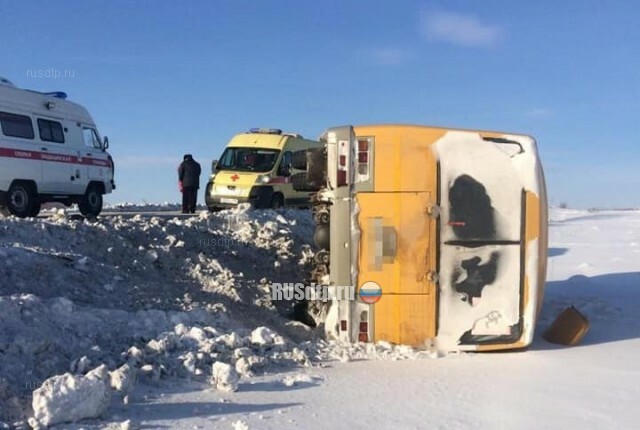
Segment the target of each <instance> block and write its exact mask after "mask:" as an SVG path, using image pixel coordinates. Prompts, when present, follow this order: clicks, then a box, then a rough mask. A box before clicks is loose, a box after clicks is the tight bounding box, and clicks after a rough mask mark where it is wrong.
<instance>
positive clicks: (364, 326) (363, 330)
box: [360, 322, 369, 333]
mask: <svg viewBox="0 0 640 430" xmlns="http://www.w3.org/2000/svg"><path fill="white" fill-rule="evenodd" d="M368 332H369V323H368V322H361V323H360V333H368Z"/></svg>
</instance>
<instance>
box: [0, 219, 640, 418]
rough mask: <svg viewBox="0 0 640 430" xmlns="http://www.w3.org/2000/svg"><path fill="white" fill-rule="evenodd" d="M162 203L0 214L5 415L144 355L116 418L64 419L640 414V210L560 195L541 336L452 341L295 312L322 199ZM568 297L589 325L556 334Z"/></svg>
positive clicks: (116, 399) (0, 368) (113, 404)
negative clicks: (381, 334)
mask: <svg viewBox="0 0 640 430" xmlns="http://www.w3.org/2000/svg"><path fill="white" fill-rule="evenodd" d="M155 209H157V208H142V209H140V208H135V207H133V208H127V209H123V211H126V212H127V213H130V214H129V215H126V216H121V215H113V216H106V217H102V219H101V221H100V223H98V224H89V223H84V222H83V221H79V220H74V219H69V218H68V217H62V216H59V215H58V216H56V215H52V216H51V217H49V218H47V219H38V220H14V219H0V259H1V260H2V264H1V265H0V408H1V409H0V422H2V421H5V422H11V421H16V420H20V419H21V417H20V414H21V413H24V412H27V413H29V414H30V413H31V411H30V410H29V409H30V395H31V392H32V391H34V390H35V389H38V388H40V387H42V386H44V388H47V387H48V385H47V384H44V385H43V382H44V381H45V379H46V378H48V377H50V376H52V375H56V374H62V373H64V372H67V371H72V372H73V373H74V374H75V375H76V376H74V378H76V379H77V381H76V383H78V384H89V383H90V382H91V381H86V380H84V379H81V378H85V377H82V376H81V375H82V374H84V373H86V372H87V371H89V370H91V369H94V368H95V367H97V366H99V365H100V364H106V365H107V367H108V369H109V370H111V371H114V370H115V369H116V368H118V367H119V366H122V365H123V364H125V363H129V364H130V365H131V367H135V368H137V369H139V371H138V375H137V383H135V384H131V386H127V387H125V388H123V387H122V386H119V385H118V384H115V386H117V389H116V390H115V391H114V392H113V395H112V396H111V397H110V398H109V399H108V400H109V401H110V405H107V406H108V407H107V409H106V410H105V412H104V413H103V416H102V419H99V420H85V421H82V422H80V423H77V424H69V423H64V424H59V425H57V426H55V427H54V428H58V429H80V428H84V429H121V428H122V429H124V428H148V429H157V428H177V429H194V428H201V429H209V428H221V429H235V430H238V429H247V428H248V429H281V428H303V429H326V428H365V427H366V428H406V429H422V428H442V429H456V428H460V429H467V428H474V429H475V428H491V429H495V428H505V429H511V428H525V429H529V428H531V429H534V428H535V429H538V428H563V429H566V428H602V429H614V428H615V429H618V428H637V423H638V420H639V419H640V411H638V409H637V407H636V403H637V399H638V398H640V365H638V361H637V360H638V359H637V357H639V356H640V320H639V319H638V318H637V317H636V316H637V314H638V312H639V311H640V212H639V211H598V212H587V211H578V210H561V209H554V210H553V211H552V214H551V220H550V225H551V229H550V250H549V251H550V258H549V266H548V275H549V276H548V283H547V293H546V296H545V302H544V306H543V312H542V316H541V321H540V323H539V325H538V330H537V333H538V334H537V335H536V339H535V342H534V345H533V346H532V347H531V348H530V349H529V350H528V351H526V352H516V353H491V354H455V355H448V356H442V355H437V354H429V353H425V352H423V353H421V352H416V351H413V350H411V349H409V348H403V347H395V348H392V347H391V346H389V345H375V346H374V345H368V346H366V345H355V346H344V345H328V344H326V343H324V342H322V341H319V340H317V339H315V333H314V332H313V331H312V330H309V329H305V328H304V327H303V326H301V325H300V324H297V323H291V322H287V319H286V318H283V317H282V315H283V314H285V313H287V312H289V311H290V309H285V308H278V307H277V304H274V303H271V301H270V300H269V297H268V294H267V289H266V288H265V285H266V284H267V283H268V282H269V280H274V279H276V278H277V279H286V278H288V277H291V278H292V281H296V280H298V279H303V278H304V272H305V270H306V268H305V264H306V262H308V260H309V258H310V256H311V254H310V250H309V246H308V243H309V240H310V237H311V234H312V229H313V226H312V223H311V220H310V217H309V215H308V214H307V213H306V212H304V211H286V212H285V213H282V214H278V213H276V212H273V211H265V212H245V211H242V210H237V211H229V212H223V213H220V214H215V215H210V216H205V215H202V216H201V217H194V218H178V217H174V216H173V215H169V214H164V215H163V214H159V215H157V216H151V215H138V216H136V215H134V213H136V212H143V213H146V212H148V211H149V210H155ZM116 210H117V209H116ZM207 240H208V241H207ZM225 240H227V242H224V241H225ZM61 297H64V298H61ZM568 305H575V306H576V307H577V308H578V309H580V310H581V311H583V313H585V314H586V315H587V316H588V317H589V319H590V321H591V329H590V331H589V333H588V334H587V336H586V337H585V339H584V341H583V342H582V343H581V344H580V345H579V346H576V347H561V346H555V345H551V344H548V343H546V342H545V341H544V340H542V339H541V337H540V333H542V332H543V331H544V328H545V327H547V326H548V325H549V324H550V323H551V321H552V320H553V318H554V317H555V316H556V315H557V314H558V313H559V311H560V310H561V309H563V308H564V307H566V306H568ZM265 326H266V327H268V328H260V327H265ZM215 362H224V363H231V364H232V366H233V369H226V368H222V367H220V365H217V366H218V367H215V366H214V363H215ZM234 370H237V372H234ZM234 373H238V377H239V379H238V380H237V381H236V380H235V375H234ZM112 375H114V374H112ZM98 379H99V378H98ZM116 379H117V378H116ZM212 379H213V380H212ZM113 380H114V376H112V377H111V385H112V386H114V382H113ZM120 385H122V384H120ZM125 385H126V384H125ZM236 388H237V391H234V390H235V389H236ZM42 395H44V394H42ZM123 399H124V401H123ZM36 403H37V402H36ZM36 406H37V405H36ZM39 413H40V415H39V416H40V417H47V416H48V417H49V418H50V417H51V416H52V415H51V414H52V413H53V412H51V411H49V410H48V409H46V408H43V409H39ZM47 414H49V415H47ZM127 426H129V427H127ZM0 428H2V426H1V425H0Z"/></svg>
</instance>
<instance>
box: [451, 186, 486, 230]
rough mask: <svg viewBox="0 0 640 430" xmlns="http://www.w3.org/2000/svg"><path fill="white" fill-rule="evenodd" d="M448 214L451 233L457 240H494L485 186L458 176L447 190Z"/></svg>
mask: <svg viewBox="0 0 640 430" xmlns="http://www.w3.org/2000/svg"><path fill="white" fill-rule="evenodd" d="M449 213H450V222H451V226H452V228H453V232H454V233H455V235H456V236H457V237H458V238H459V239H462V240H490V239H495V236H496V221H495V216H494V209H493V206H492V205H491V198H490V197H489V194H487V189H486V188H485V186H484V185H482V184H481V183H480V182H478V181H476V180H475V179H474V178H472V177H471V176H469V175H461V176H458V177H457V178H456V180H455V181H454V182H453V185H452V186H451V188H449Z"/></svg>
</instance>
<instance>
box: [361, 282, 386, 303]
mask: <svg viewBox="0 0 640 430" xmlns="http://www.w3.org/2000/svg"><path fill="white" fill-rule="evenodd" d="M358 296H360V300H362V301H363V302H364V303H366V304H368V305H372V304H374V303H377V302H378V300H380V298H381V297H382V288H380V285H378V284H377V283H376V282H373V281H369V282H365V283H364V284H362V286H361V287H360V291H359V292H358Z"/></svg>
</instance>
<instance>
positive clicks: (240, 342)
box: [0, 208, 313, 428]
mask: <svg viewBox="0 0 640 430" xmlns="http://www.w3.org/2000/svg"><path fill="white" fill-rule="evenodd" d="M312 232H313V224H312V221H311V218H310V215H309V214H308V213H307V212H306V211H293V210H292V211H285V212H282V213H277V212H273V211H265V212H250V211H247V209H246V208H239V209H237V210H233V211H226V212H222V213H219V214H213V215H209V214H207V213H202V214H201V216H199V217H191V218H184V217H182V218H179V217H172V216H171V215H162V216H156V217H152V216H142V215H135V216H131V217H123V216H118V215H111V216H103V217H101V219H100V221H99V222H96V223H90V222H88V221H85V220H82V219H71V218H70V217H67V216H66V215H65V214H64V213H57V212H53V213H52V214H50V216H49V217H48V218H46V219H37V220H36V219H27V220H18V219H15V218H7V219H0V260H1V261H2V264H1V265H0V329H1V330H0V411H1V414H0V423H2V422H15V421H20V420H21V419H23V418H24V416H25V415H31V414H32V411H31V410H30V409H31V405H30V403H31V394H32V392H33V391H34V390H36V394H35V397H36V399H35V400H34V402H33V405H34V408H36V411H35V412H36V418H38V422H36V421H35V420H32V425H33V426H38V425H41V426H45V425H51V424H55V423H56V422H59V421H60V420H62V421H64V419H65V418H73V419H79V418H82V415H83V414H87V413H90V412H86V411H84V412H83V411H80V412H78V411H75V412H74V413H72V414H71V415H69V414H68V413H67V415H69V416H68V417H67V416H66V415H65V411H64V409H65V408H64V407H61V409H62V410H61V411H57V412H56V410H55V407H53V406H52V403H51V402H49V403H47V404H45V403H46V398H47V395H48V394H47V393H46V392H45V391H47V390H49V391H51V389H52V387H53V386H54V385H55V386H58V387H59V390H58V391H60V390H62V391H64V390H69V389H70V388H69V387H70V386H73V387H76V388H78V387H79V388H78V390H80V391H76V395H81V396H85V395H88V394H89V393H88V392H85V391H83V388H82V387H91V386H98V385H99V384H98V385H95V384H94V385H91V384H90V383H89V382H87V381H89V380H99V378H98V379H96V378H94V379H87V377H84V376H82V375H84V374H86V373H87V372H90V371H92V370H93V369H95V368H97V367H99V366H100V365H106V367H107V369H108V370H110V371H111V372H113V371H115V370H116V369H118V368H120V367H121V366H123V365H125V364H127V365H129V366H130V367H131V368H132V369H135V370H136V371H135V374H137V377H138V378H139V379H142V380H149V381H153V380H158V379H160V378H162V377H164V376H178V377H187V378H192V379H196V380H198V379H200V380H203V381H206V380H208V379H209V378H212V381H211V383H212V384H213V385H214V386H216V387H217V388H219V389H222V390H229V391H233V390H234V389H235V380H236V379H237V377H241V376H244V377H250V376H251V375H252V373H253V372H255V371H262V370H264V369H268V368H269V367H270V366H275V365H281V364H286V363H293V364H302V365H305V364H308V363H309V358H308V356H307V353H306V352H304V350H303V349H305V348H306V347H305V345H307V344H305V343H304V342H305V341H307V340H308V339H310V338H311V336H312V332H311V330H310V329H309V328H308V327H306V326H304V325H302V324H300V323H296V322H292V321H291V320H289V319H288V318H286V317H285V316H286V315H287V314H288V313H290V312H291V303H287V302H282V303H280V302H277V303H272V301H271V299H270V292H269V287H268V284H269V282H270V281H274V280H277V281H278V282H299V281H300V280H302V279H305V275H306V273H307V271H308V267H307V265H306V264H307V262H308V261H309V258H310V257H312V255H313V253H312V251H311V250H310V247H309V245H308V244H307V242H308V240H309V238H310V237H312ZM307 349H308V348H307ZM215 366H217V367H215ZM225 366H227V367H228V368H227V367H225ZM220 369H222V370H220ZM65 372H70V373H71V374H70V375H66V376H65V377H64V378H58V379H57V380H50V381H47V378H50V377H52V376H54V375H59V374H64V373H65ZM74 375H75V376H74ZM114 375H115V376H114ZM221 375H222V376H221ZM74 378H75V379H74ZM82 378H84V379H82ZM113 378H117V375H116V374H114V373H112V374H111V379H113ZM45 381H46V382H45ZM65 381H66V382H65ZM65 384H66V385H65ZM65 387H66V388H65ZM88 390H89V391H91V389H90V388H88ZM94 392H95V391H94ZM49 394H50V393H49ZM124 395H126V393H124V394H123V396H124ZM88 398H90V396H89V397H88ZM39 401H40V402H41V403H42V404H38V402H39ZM56 401H59V402H61V403H60V404H61V405H63V406H64V404H65V403H64V402H65V401H67V402H71V403H73V398H70V399H66V400H65V399H62V398H59V399H57V400H56ZM43 402H44V403H43ZM98 403H100V402H98ZM85 406H86V405H85ZM38 408H39V409H38ZM67 412H68V411H67ZM93 412H95V411H93ZM56 414H57V415H56ZM74 414H75V415H74ZM78 414H79V415H78ZM0 428H2V426H1V425H0Z"/></svg>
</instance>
